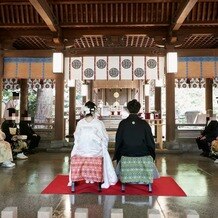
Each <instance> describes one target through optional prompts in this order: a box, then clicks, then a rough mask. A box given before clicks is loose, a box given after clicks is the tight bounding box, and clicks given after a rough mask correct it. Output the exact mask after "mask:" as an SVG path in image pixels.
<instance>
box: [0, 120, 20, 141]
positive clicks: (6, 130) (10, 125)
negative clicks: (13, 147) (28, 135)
mask: <svg viewBox="0 0 218 218" xmlns="http://www.w3.org/2000/svg"><path fill="white" fill-rule="evenodd" d="M9 128H17V124H16V123H15V121H13V120H5V121H4V122H3V123H2V125H1V129H2V132H4V133H5V136H6V138H5V141H7V142H9V143H10V144H13V140H12V137H13V135H11V133H10V130H9ZM17 134H18V129H17V130H16V135H17Z"/></svg>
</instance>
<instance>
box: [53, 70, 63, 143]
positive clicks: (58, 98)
mask: <svg viewBox="0 0 218 218" xmlns="http://www.w3.org/2000/svg"><path fill="white" fill-rule="evenodd" d="M63 139H64V74H63V73H58V74H56V78H55V140H63Z"/></svg>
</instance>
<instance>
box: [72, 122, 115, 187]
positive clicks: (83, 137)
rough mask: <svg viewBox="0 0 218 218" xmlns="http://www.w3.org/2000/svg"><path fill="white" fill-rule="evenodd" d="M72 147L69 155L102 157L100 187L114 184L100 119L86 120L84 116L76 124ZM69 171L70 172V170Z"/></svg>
mask: <svg viewBox="0 0 218 218" xmlns="http://www.w3.org/2000/svg"><path fill="white" fill-rule="evenodd" d="M74 139H75V140H74V147H73V150H72V152H71V157H72V156H74V155H79V156H84V157H98V156H102V157H103V177H104V183H103V184H102V186H101V187H102V188H108V187H109V186H110V185H115V184H116V183H117V181H118V179H117V176H116V173H115V170H114V167H113V164H112V161H111V158H110V155H109V153H108V150H107V148H108V135H107V132H106V129H105V126H104V124H103V122H102V121H100V120H98V119H97V118H94V119H93V120H91V121H90V122H87V121H86V119H85V118H83V119H82V120H80V121H79V122H78V124H77V127H76V131H75V133H74ZM70 173H71V172H70ZM71 183H72V182H71V176H70V174H69V183H68V186H71Z"/></svg>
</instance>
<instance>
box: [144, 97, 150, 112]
mask: <svg viewBox="0 0 218 218" xmlns="http://www.w3.org/2000/svg"><path fill="white" fill-rule="evenodd" d="M149 112H150V105H149V96H145V113H149Z"/></svg>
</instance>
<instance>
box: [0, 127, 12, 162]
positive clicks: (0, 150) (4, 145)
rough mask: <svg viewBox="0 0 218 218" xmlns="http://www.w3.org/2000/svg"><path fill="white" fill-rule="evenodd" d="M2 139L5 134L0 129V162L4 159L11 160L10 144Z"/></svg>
mask: <svg viewBox="0 0 218 218" xmlns="http://www.w3.org/2000/svg"><path fill="white" fill-rule="evenodd" d="M4 139H5V134H4V132H2V131H1V130H0V163H2V162H5V161H13V156H12V151H11V145H10V143H9V142H6V141H5V140H4Z"/></svg>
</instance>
